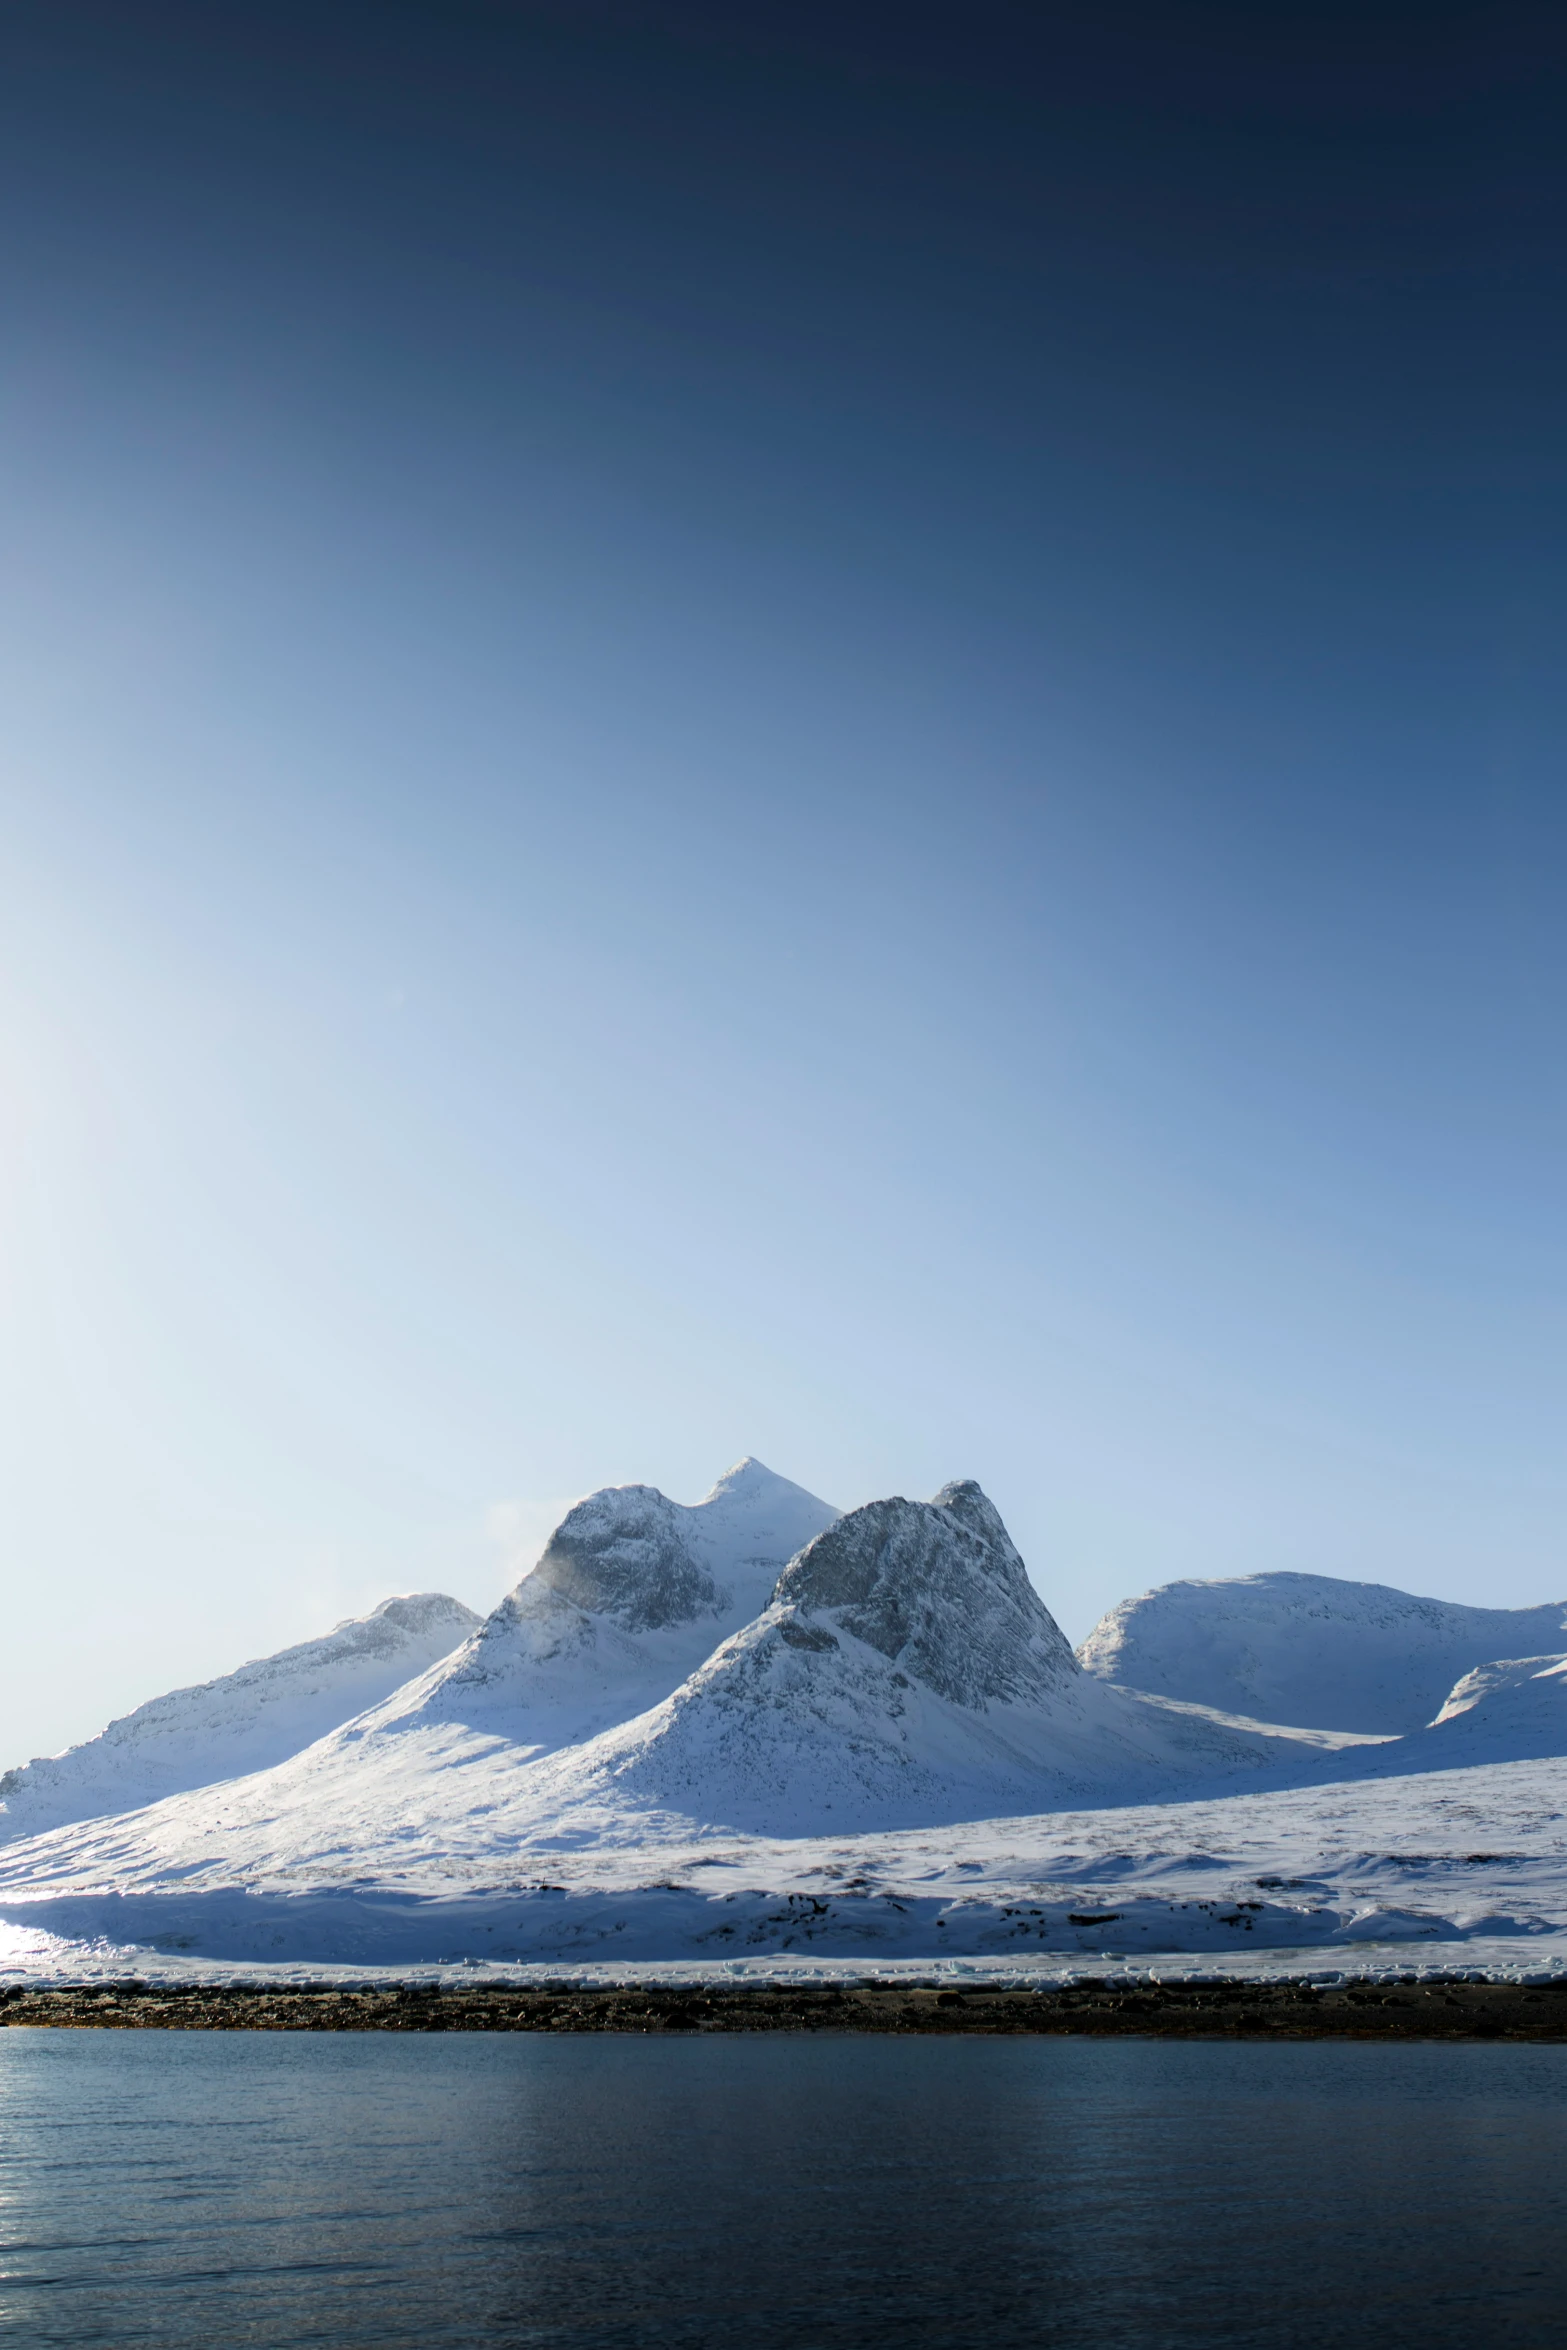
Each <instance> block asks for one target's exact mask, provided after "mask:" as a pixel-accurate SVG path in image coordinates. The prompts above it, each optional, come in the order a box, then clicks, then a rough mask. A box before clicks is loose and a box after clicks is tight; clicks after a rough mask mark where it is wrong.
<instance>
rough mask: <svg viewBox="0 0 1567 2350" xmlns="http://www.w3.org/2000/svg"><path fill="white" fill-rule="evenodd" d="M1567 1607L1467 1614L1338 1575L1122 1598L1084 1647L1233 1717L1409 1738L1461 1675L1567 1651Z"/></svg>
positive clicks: (1144, 1681)
mask: <svg viewBox="0 0 1567 2350" xmlns="http://www.w3.org/2000/svg"><path fill="white" fill-rule="evenodd" d="M1564 1631H1567V1603H1564V1602H1562V1601H1552V1602H1551V1603H1550V1605H1548V1606H1545V1607H1532V1608H1489V1607H1462V1606H1460V1605H1458V1603H1457V1602H1456V1601H1452V1600H1444V1599H1417V1598H1414V1597H1412V1596H1411V1595H1410V1594H1409V1593H1408V1592H1406V1591H1394V1590H1391V1589H1390V1588H1389V1587H1388V1586H1387V1585H1386V1584H1382V1583H1350V1582H1341V1581H1339V1580H1338V1579H1337V1578H1336V1577H1335V1576H1332V1575H1292V1574H1277V1575H1241V1576H1237V1577H1235V1578H1234V1579H1233V1580H1232V1581H1228V1582H1187V1583H1166V1584H1164V1585H1163V1586H1162V1587H1161V1588H1160V1589H1159V1590H1157V1591H1148V1592H1145V1593H1144V1594H1143V1595H1142V1597H1141V1598H1139V1599H1123V1600H1122V1602H1121V1604H1120V1605H1119V1607H1114V1608H1112V1609H1111V1610H1110V1613H1109V1614H1108V1615H1107V1616H1105V1617H1104V1618H1103V1619H1102V1621H1101V1622H1099V1623H1098V1624H1096V1625H1095V1627H1094V1629H1093V1631H1092V1632H1090V1634H1089V1635H1088V1638H1087V1639H1086V1640H1085V1641H1084V1643H1083V1645H1082V1647H1081V1648H1080V1649H1079V1650H1078V1652H1077V1653H1078V1658H1079V1661H1080V1662H1081V1664H1082V1665H1083V1668H1084V1670H1085V1671H1086V1672H1089V1673H1092V1674H1095V1675H1096V1676H1097V1677H1098V1678H1099V1679H1101V1680H1105V1681H1116V1682H1119V1683H1120V1684H1121V1685H1122V1687H1124V1688H1130V1689H1143V1690H1147V1691H1149V1692H1150V1693H1152V1694H1153V1695H1155V1696H1159V1697H1174V1698H1181V1699H1184V1700H1186V1701H1187V1702H1188V1703H1191V1704H1196V1705H1205V1706H1214V1707H1216V1708H1218V1709H1220V1710H1221V1711H1223V1712H1225V1713H1231V1714H1245V1715H1249V1716H1251V1717H1252V1718H1254V1719H1256V1720H1260V1721H1266V1722H1291V1723H1298V1724H1299V1725H1300V1726H1301V1727H1302V1728H1309V1729H1318V1730H1358V1731H1380V1732H1384V1733H1392V1734H1398V1733H1401V1732H1407V1731H1412V1730H1418V1729H1421V1728H1423V1727H1424V1725H1425V1724H1426V1723H1428V1722H1430V1721H1431V1719H1432V1717H1433V1716H1434V1715H1435V1714H1436V1712H1437V1710H1438V1708H1439V1707H1440V1706H1441V1705H1442V1703H1443V1700H1444V1699H1445V1698H1446V1697H1447V1694H1448V1692H1449V1691H1450V1690H1451V1689H1452V1687H1453V1684H1454V1682H1455V1681H1457V1680H1458V1679H1459V1678H1460V1676H1461V1675H1463V1674H1465V1673H1467V1672H1470V1671H1472V1670H1473V1669H1474V1668H1475V1667H1476V1666H1477V1665H1483V1664H1487V1663H1489V1662H1490V1661H1491V1660H1492V1659H1493V1658H1496V1657H1503V1656H1509V1657H1516V1656H1520V1655H1524V1654H1526V1653H1528V1652H1530V1651H1537V1652H1540V1653H1542V1654H1543V1653H1544V1652H1546V1651H1552V1652H1555V1651H1557V1650H1559V1649H1561V1648H1562V1646H1563V1640H1562V1634H1563V1632H1564Z"/></svg>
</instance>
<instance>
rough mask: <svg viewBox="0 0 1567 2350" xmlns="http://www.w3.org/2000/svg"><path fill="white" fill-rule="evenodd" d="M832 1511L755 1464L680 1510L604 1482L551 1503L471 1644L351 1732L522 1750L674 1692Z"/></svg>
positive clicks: (758, 1602) (753, 1609)
mask: <svg viewBox="0 0 1567 2350" xmlns="http://www.w3.org/2000/svg"><path fill="white" fill-rule="evenodd" d="M837 1515H838V1513H837V1511H836V1510H835V1509H833V1508H832V1506H831V1505H830V1504H829V1503H827V1502H824V1501H818V1500H817V1499H816V1496H815V1495H814V1494H811V1493H807V1492H806V1491H805V1489H804V1487H803V1486H799V1485H794V1484H791V1482H790V1481H789V1479H788V1478H787V1477H779V1476H776V1475H775V1474H774V1473H773V1471H772V1470H771V1469H767V1468H764V1467H763V1465H762V1463H761V1462H760V1461H756V1460H744V1461H741V1462H740V1463H739V1464H738V1465H737V1466H736V1467H735V1468H733V1469H730V1470H729V1471H727V1472H726V1474H725V1475H724V1476H722V1477H720V1479H719V1480H718V1483H717V1484H716V1485H715V1486H714V1487H713V1490H712V1492H711V1493H709V1494H708V1495H707V1497H706V1499H705V1500H703V1501H700V1502H697V1503H695V1504H694V1505H693V1506H691V1507H689V1508H688V1507H686V1506H684V1505H683V1504H681V1503H680V1502H674V1501H670V1500H668V1499H667V1498H666V1496H665V1495H663V1494H662V1493H660V1492H659V1491H658V1489H657V1487H656V1486H652V1485H611V1486H606V1487H604V1488H603V1489H602V1490H601V1491H600V1492H598V1493H592V1494H589V1496H588V1498H587V1499H586V1500H585V1501H580V1502H578V1503H577V1505H576V1507H575V1508H574V1509H572V1510H570V1511H568V1512H567V1514H566V1516H565V1517H564V1518H563V1519H562V1520H561V1523H560V1524H559V1526H557V1527H556V1529H555V1532H554V1533H553V1534H552V1535H551V1536H550V1539H549V1541H548V1543H547V1544H546V1546H545V1549H544V1552H543V1555H542V1556H541V1557H540V1559H539V1562H538V1564H537V1565H536V1566H535V1567H534V1568H533V1569H532V1570H531V1572H530V1573H528V1574H527V1575H525V1576H524V1577H523V1579H522V1581H521V1582H520V1583H519V1584H518V1585H517V1587H516V1589H515V1590H514V1591H512V1592H510V1593H508V1595H507V1597H506V1598H505V1599H503V1600H502V1601H501V1603H500V1605H499V1607H497V1608H496V1609H495V1611H494V1613H493V1614H492V1615H490V1616H489V1617H487V1618H486V1620H485V1622H484V1623H483V1624H482V1625H480V1627H479V1628H478V1630H477V1631H476V1632H475V1633H474V1635H473V1637H472V1638H471V1639H470V1640H468V1641H466V1642H465V1643H464V1645H463V1646H462V1647H461V1648H460V1649H458V1650H457V1652H456V1654H455V1655H453V1656H451V1657H449V1658H448V1659H447V1660H446V1661H445V1662H444V1663H443V1664H441V1665H439V1666H438V1667H436V1668H435V1670H433V1671H432V1672H429V1673H427V1674H425V1675H424V1676H423V1678H422V1679H421V1680H419V1681H417V1682H414V1683H413V1684H412V1685H411V1686H410V1687H409V1688H407V1689H405V1690H402V1691H400V1692H399V1693H398V1695H397V1696H396V1697H395V1698H394V1699H393V1700H392V1701H391V1702H390V1703H389V1704H387V1705H385V1706H383V1707H381V1708H380V1709H379V1711H378V1712H376V1713H375V1714H374V1715H373V1716H372V1717H371V1718H370V1719H369V1720H368V1721H367V1722H366V1723H365V1724H364V1725H363V1726H362V1731H361V1735H362V1736H364V1737H367V1738H381V1737H385V1736H389V1735H399V1736H404V1737H406V1736H408V1735H410V1734H413V1733H416V1732H420V1731H433V1730H446V1729H449V1728H450V1727H452V1726H457V1727H463V1728H469V1729H475V1730H479V1731H483V1732H487V1733H495V1734H499V1735H501V1736H503V1737H505V1738H506V1739H508V1740H510V1741H513V1742H515V1743H517V1744H519V1745H521V1746H523V1747H525V1748H527V1749H528V1750H529V1751H530V1752H534V1753H539V1752H543V1751H545V1750H547V1749H549V1748H551V1747H556V1746H560V1745H563V1744H568V1743H572V1742H575V1741H579V1740H581V1739H584V1738H588V1737H591V1736H592V1735H593V1734H594V1732H595V1731H597V1730H600V1729H603V1728H605V1727H606V1726H607V1725H609V1724H611V1723H614V1722H619V1721H624V1720H625V1719H626V1718H627V1717H628V1716H629V1715H632V1714H637V1713H641V1712H642V1711H644V1710H645V1708H646V1707H648V1706H650V1705H654V1704H656V1703H657V1702H658V1700H659V1699H660V1698H661V1697H665V1696H667V1695H668V1693H669V1691H670V1690H671V1689H674V1688H677V1687H678V1686H679V1684H680V1683H681V1682H682V1681H683V1680H684V1679H685V1677H686V1675H687V1674H688V1673H690V1672H691V1671H692V1670H693V1669H694V1667H695V1666H697V1665H699V1664H700V1663H701V1662H702V1660H703V1658H704V1657H706V1656H708V1655H709V1654H710V1653H711V1652H712V1650H713V1649H714V1648H715V1647H716V1646H717V1645H718V1643H719V1641H721V1640H722V1639H723V1638H724V1637H725V1635H726V1634H727V1633H729V1632H732V1631H733V1630H735V1628H736V1627H737V1626H738V1625H740V1624H743V1623H746V1622H748V1621H749V1620H750V1618H751V1617H753V1616H754V1615H755V1614H756V1613H757V1611H758V1610H759V1609H760V1608H762V1607H764V1606H765V1605H766V1604H767V1601H768V1598H769V1596H770V1595H771V1592H772V1587H773V1585H774V1583H775V1582H776V1581H777V1579H778V1575H779V1571H780V1569H781V1568H782V1567H783V1566H784V1564H785V1563H786V1561H787V1560H788V1559H790V1558H791V1557H792V1556H793V1555H794V1553H795V1552H796V1551H797V1550H799V1549H801V1548H802V1547H803V1546H804V1545H805V1544H806V1543H808V1542H809V1541H810V1540H811V1539H812V1537H813V1536H814V1535H817V1534H820V1533H821V1532H822V1531H823V1530H824V1529H825V1528H826V1527H828V1526H830V1525H831V1524H832V1523H833V1521H834V1519H835V1518H836V1517H837ZM440 1751H441V1752H443V1753H447V1752H449V1751H450V1744H449V1740H446V1739H444V1738H443V1739H442V1740H441V1741H440Z"/></svg>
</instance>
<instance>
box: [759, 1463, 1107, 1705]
mask: <svg viewBox="0 0 1567 2350" xmlns="http://www.w3.org/2000/svg"><path fill="white" fill-rule="evenodd" d="M774 1601H775V1604H776V1605H777V1606H778V1607H780V1608H783V1609H787V1610H789V1611H791V1617H790V1620H791V1621H792V1622H794V1623H795V1624H796V1625H800V1623H801V1620H802V1619H803V1620H804V1627H805V1628H807V1629H808V1628H809V1627H810V1622H811V1620H812V1619H814V1618H818V1617H822V1616H826V1617H830V1618H831V1624H830V1625H829V1626H826V1627H821V1628H824V1629H829V1630H830V1629H833V1628H835V1627H836V1628H841V1629H842V1630H844V1631H846V1632H849V1633H851V1634H852V1635H853V1636H854V1638H855V1639H857V1640H862V1641H864V1642H865V1644H866V1646H867V1647H869V1648H874V1649H877V1650H879V1651H880V1653H881V1654H882V1655H883V1656H885V1657H888V1658H890V1659H891V1660H892V1661H893V1662H894V1663H895V1664H897V1665H898V1666H899V1667H900V1668H901V1669H902V1670H904V1671H905V1672H907V1673H910V1674H912V1675H913V1676H914V1677H915V1678H917V1679H918V1680H920V1681H923V1682H924V1683H925V1685H926V1687H927V1688H930V1689H933V1690H935V1691H936V1693H937V1695H938V1696H941V1697H946V1698H949V1699H951V1700H952V1701H953V1702H954V1703H955V1704H958V1705H964V1706H968V1707H970V1708H973V1709H975V1710H978V1711H981V1712H982V1711H983V1710H984V1709H985V1708H986V1706H987V1705H988V1704H989V1703H990V1702H991V1701H992V1700H999V1701H1002V1702H1004V1703H1009V1704H1019V1703H1022V1704H1028V1703H1034V1702H1037V1701H1038V1700H1040V1699H1041V1698H1043V1697H1045V1696H1046V1695H1048V1694H1049V1693H1050V1692H1051V1691H1054V1690H1059V1689H1061V1688H1063V1687H1066V1686H1068V1685H1069V1684H1070V1683H1071V1682H1072V1681H1074V1680H1075V1678H1076V1676H1077V1671H1078V1667H1077V1662H1076V1659H1075V1658H1074V1657H1073V1655H1072V1651H1071V1649H1070V1647H1069V1646H1068V1644H1067V1641H1066V1639H1065V1637H1064V1635H1063V1634H1062V1632H1061V1631H1060V1629H1059V1627H1058V1626H1057V1624H1056V1622H1055V1620H1054V1618H1053V1617H1052V1616H1051V1614H1050V1612H1049V1610H1048V1609H1047V1608H1046V1606H1045V1604H1044V1602H1043V1600H1041V1598H1040V1597H1039V1594H1038V1593H1037V1592H1036V1591H1035V1589H1034V1587H1033V1585H1032V1584H1031V1583H1030V1582H1029V1579H1028V1574H1027V1570H1026V1569H1025V1567H1024V1565H1023V1561H1022V1559H1021V1558H1020V1557H1019V1556H1018V1553H1017V1550H1016V1547H1015V1546H1014V1544H1013V1542H1012V1539H1011V1537H1010V1535H1009V1534H1008V1533H1007V1530H1006V1528H1005V1526H1004V1525H1003V1524H1002V1521H1001V1517H1000V1514H999V1512H998V1511H997V1510H996V1508H995V1505H994V1503H993V1502H991V1501H990V1499H989V1498H988V1496H987V1495H986V1494H985V1493H984V1492H983V1491H982V1490H981V1488H980V1487H979V1486H978V1485H976V1484H974V1483H973V1482H972V1481H971V1480H965V1481H963V1482H961V1483H957V1484H952V1485H944V1486H943V1487H942V1489H941V1491H940V1493H938V1494H937V1496H936V1497H935V1499H934V1500H933V1501H906V1500H905V1499H903V1497H902V1496H901V1495H894V1496H893V1497H891V1498H890V1499H888V1500H886V1501H872V1502H867V1503H866V1504H865V1505H864V1506H863V1508H860V1509H857V1510H850V1511H849V1512H848V1514H847V1515H846V1516H845V1517H842V1518H840V1519H839V1520H838V1522H837V1524H836V1525H834V1526H831V1527H829V1528H828V1529H827V1531H826V1532H825V1533H823V1534H819V1535H818V1536H817V1537H816V1539H815V1541H814V1542H811V1543H808V1544H807V1546H806V1548H805V1549H804V1550H803V1551H801V1552H800V1554H799V1556H798V1557H797V1558H794V1559H791V1561H790V1562H789V1565H788V1566H787V1567H786V1568H785V1569H784V1571H783V1573H782V1575H781V1576H780V1577H779V1579H778V1584H777V1588H776V1590H775V1592H774ZM785 1637H786V1638H788V1639H789V1640H790V1644H791V1645H794V1646H805V1645H807V1643H806V1642H805V1641H803V1640H802V1639H800V1637H799V1635H798V1631H797V1632H796V1633H795V1634H794V1635H790V1634H788V1633H786V1634H785ZM810 1645H815V1643H814V1642H812V1643H810Z"/></svg>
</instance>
